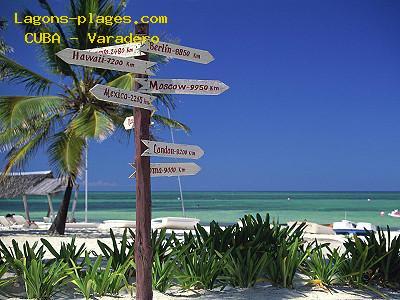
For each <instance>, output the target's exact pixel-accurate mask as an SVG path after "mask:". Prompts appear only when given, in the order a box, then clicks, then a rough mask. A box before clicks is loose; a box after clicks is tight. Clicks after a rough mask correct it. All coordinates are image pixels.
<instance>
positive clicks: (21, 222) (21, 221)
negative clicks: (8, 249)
mask: <svg viewBox="0 0 400 300" xmlns="http://www.w3.org/2000/svg"><path fill="white" fill-rule="evenodd" d="M13 219H14V221H15V224H17V225H25V224H26V219H25V218H24V217H23V216H21V215H13Z"/></svg>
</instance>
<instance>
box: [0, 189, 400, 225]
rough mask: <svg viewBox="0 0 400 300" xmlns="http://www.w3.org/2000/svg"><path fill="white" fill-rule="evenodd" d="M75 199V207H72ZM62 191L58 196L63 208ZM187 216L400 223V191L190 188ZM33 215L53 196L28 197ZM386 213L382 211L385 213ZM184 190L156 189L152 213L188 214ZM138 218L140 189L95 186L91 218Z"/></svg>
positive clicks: (16, 205) (228, 220)
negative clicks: (392, 214) (399, 213)
mask: <svg viewBox="0 0 400 300" xmlns="http://www.w3.org/2000/svg"><path fill="white" fill-rule="evenodd" d="M73 196H74V195H72V199H71V205H70V210H71V207H72V201H73ZM61 198H62V193H61V194H59V195H57V196H56V197H55V199H54V209H55V210H57V209H58V205H59V203H60V201H61ZM183 198H184V207H185V216H187V217H194V218H198V219H200V222H201V223H202V224H207V223H209V222H211V221H212V220H215V221H217V222H219V223H220V224H232V223H235V222H237V220H238V218H240V217H242V216H243V215H245V214H256V213H260V214H261V215H265V214H266V213H269V214H270V216H271V218H272V219H274V220H276V221H279V222H280V223H286V222H288V221H304V220H307V221H311V222H316V223H320V224H329V223H332V222H336V221H340V220H342V219H345V218H346V219H347V220H351V221H354V222H361V221H363V222H371V223H373V224H375V225H379V226H386V225H389V226H390V227H392V228H400V219H396V218H393V217H390V216H387V213H390V212H391V211H393V210H394V209H399V208H400V201H399V200H400V192H392V191H340V192H339V191H268V192H265V191H185V192H184V193H183ZM28 203H29V209H30V216H31V219H33V220H36V221H42V218H43V216H45V215H46V213H47V198H46V197H40V196H30V197H29V198H28ZM382 211H383V212H384V213H385V216H381V215H380V212H382ZM7 213H15V214H22V215H24V207H23V203H22V199H21V198H14V199H2V200H0V215H5V214H7ZM182 215H183V214H182V204H181V200H180V195H179V191H153V192H152V217H153V218H159V217H166V216H182ZM75 217H76V218H77V220H78V221H82V220H83V219H84V193H83V192H82V191H81V192H80V193H79V198H78V201H77V206H76V212H75ZM109 219H126V220H134V219H135V193H134V192H129V191H89V192H88V220H89V221H90V222H100V221H103V220H109Z"/></svg>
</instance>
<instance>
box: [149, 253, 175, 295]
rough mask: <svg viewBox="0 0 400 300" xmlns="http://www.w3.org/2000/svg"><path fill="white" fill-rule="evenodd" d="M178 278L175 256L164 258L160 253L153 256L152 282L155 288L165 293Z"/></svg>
mask: <svg viewBox="0 0 400 300" xmlns="http://www.w3.org/2000/svg"><path fill="white" fill-rule="evenodd" d="M175 276H176V263H175V258H174V257H173V255H168V256H164V257H162V256H161V255H160V254H159V253H158V252H156V253H155V255H154V256H153V266H152V282H153V288H154V289H156V290H157V291H160V292H162V293H165V292H166V291H167V289H168V288H170V287H171V286H172V284H173V279H174V278H175Z"/></svg>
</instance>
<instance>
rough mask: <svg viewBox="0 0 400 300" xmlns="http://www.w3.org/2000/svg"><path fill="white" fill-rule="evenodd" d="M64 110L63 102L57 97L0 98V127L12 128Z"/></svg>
mask: <svg viewBox="0 0 400 300" xmlns="http://www.w3.org/2000/svg"><path fill="white" fill-rule="evenodd" d="M64 109H65V101H64V99H63V98H62V97H58V96H30V97H29V96H28V97H26V96H0V125H1V127H3V128H14V127H18V126H21V125H23V124H24V123H26V121H27V119H28V120H29V119H32V118H48V117H49V116H51V115H53V114H62V113H63V112H64Z"/></svg>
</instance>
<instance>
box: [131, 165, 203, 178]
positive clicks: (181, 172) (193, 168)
mask: <svg viewBox="0 0 400 300" xmlns="http://www.w3.org/2000/svg"><path fill="white" fill-rule="evenodd" d="M130 165H131V166H132V167H133V168H134V169H135V165H134V164H130ZM200 170H201V168H200V167H199V166H198V165H197V164H195V163H152V164H150V176H151V177H161V176H188V175H196V174H197V173H199V171H200ZM135 173H136V171H135V172H134V173H133V174H132V175H131V176H129V178H133V177H134V175H135Z"/></svg>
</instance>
